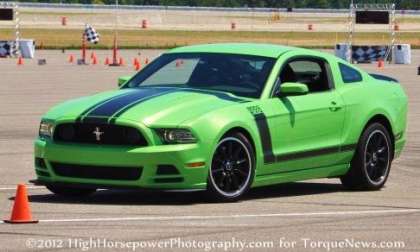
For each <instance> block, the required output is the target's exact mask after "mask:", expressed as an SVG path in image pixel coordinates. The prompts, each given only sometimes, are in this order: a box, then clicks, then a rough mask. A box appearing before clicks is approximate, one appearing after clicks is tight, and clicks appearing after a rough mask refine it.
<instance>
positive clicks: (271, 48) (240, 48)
mask: <svg viewBox="0 0 420 252" xmlns="http://www.w3.org/2000/svg"><path fill="white" fill-rule="evenodd" d="M291 50H304V49H300V48H296V47H289V46H282V45H275V44H260V43H217V44H201V45H191V46H183V47H178V48H175V49H172V50H170V51H169V52H168V53H198V52H200V53H231V54H245V55H253V56H263V57H271V58H277V57H279V56H280V55H282V54H283V53H285V52H288V51H291Z"/></svg>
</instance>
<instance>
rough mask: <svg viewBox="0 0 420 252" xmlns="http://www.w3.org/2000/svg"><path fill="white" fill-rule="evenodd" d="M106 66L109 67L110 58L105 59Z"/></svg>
mask: <svg viewBox="0 0 420 252" xmlns="http://www.w3.org/2000/svg"><path fill="white" fill-rule="evenodd" d="M105 65H109V58H108V57H106V59H105Z"/></svg>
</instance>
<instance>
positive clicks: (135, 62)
mask: <svg viewBox="0 0 420 252" xmlns="http://www.w3.org/2000/svg"><path fill="white" fill-rule="evenodd" d="M138 63H139V60H138V59H137V58H134V59H133V66H136V65H137V64H138Z"/></svg>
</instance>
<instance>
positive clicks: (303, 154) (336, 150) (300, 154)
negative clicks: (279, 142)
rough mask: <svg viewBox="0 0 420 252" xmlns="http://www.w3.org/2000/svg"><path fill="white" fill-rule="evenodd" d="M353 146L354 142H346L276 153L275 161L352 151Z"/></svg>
mask: <svg viewBox="0 0 420 252" xmlns="http://www.w3.org/2000/svg"><path fill="white" fill-rule="evenodd" d="M355 148H356V144H347V145H342V146H333V147H327V148H321V149H316V150H308V151H300V152H293V153H288V154H282V155H277V156H276V162H285V161H291V160H295V159H301V158H310V157H316V156H322V155H328V154H334V153H339V152H346V151H352V150H354V149H355Z"/></svg>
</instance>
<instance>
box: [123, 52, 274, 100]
mask: <svg viewBox="0 0 420 252" xmlns="http://www.w3.org/2000/svg"><path fill="white" fill-rule="evenodd" d="M274 62H275V59H274V58H268V57H259V56H250V55H237V54H222V53H170V54H164V55H162V56H160V57H159V58H157V59H156V60H154V61H153V62H152V63H151V64H149V65H148V66H147V67H146V68H145V69H143V71H140V72H139V73H138V74H137V75H136V76H135V77H134V78H132V79H131V80H130V82H129V83H128V85H126V86H125V87H146V86H160V87H162V86H164V87H173V88H194V89H203V90H215V91H224V92H230V93H232V94H235V95H238V96H245V97H253V98H259V97H260V95H261V92H262V90H263V89H264V86H265V82H266V81H267V78H268V75H269V74H270V72H271V69H272V68H273V65H274Z"/></svg>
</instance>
